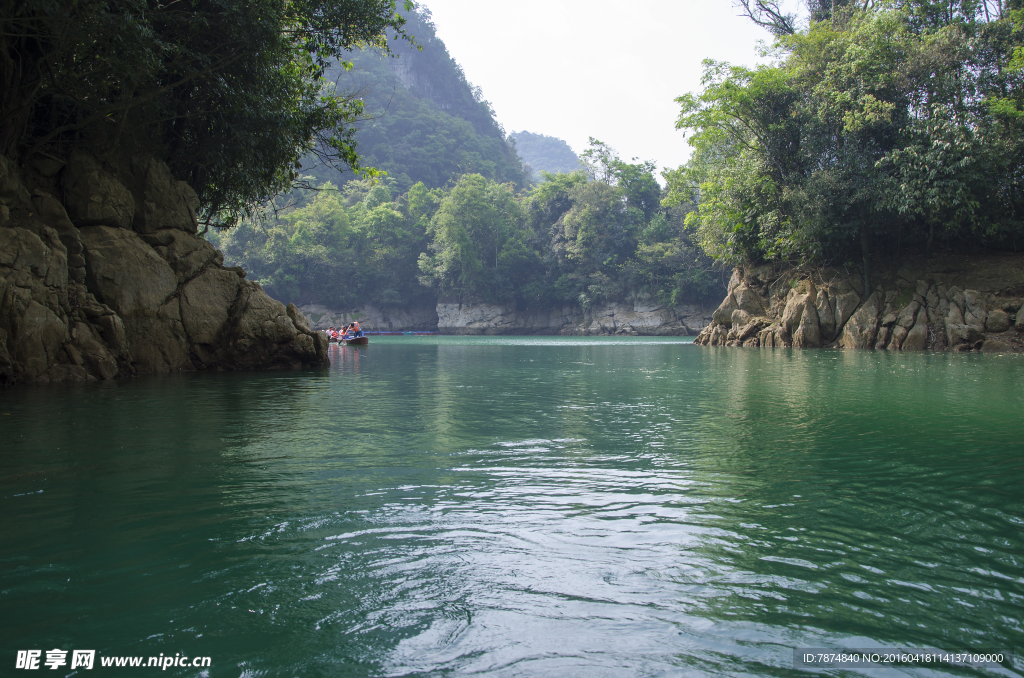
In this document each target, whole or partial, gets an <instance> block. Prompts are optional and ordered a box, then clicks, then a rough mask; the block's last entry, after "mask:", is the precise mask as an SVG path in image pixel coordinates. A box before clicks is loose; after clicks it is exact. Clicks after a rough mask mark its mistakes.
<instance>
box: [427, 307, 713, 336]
mask: <svg viewBox="0 0 1024 678" xmlns="http://www.w3.org/2000/svg"><path fill="white" fill-rule="evenodd" d="M710 320H711V315H710V313H708V312H706V311H704V309H702V308H701V307H700V306H676V307H667V306H663V305H661V304H658V303H656V302H653V301H650V300H643V299H637V300H633V301H618V302H608V303H605V304H600V305H597V306H595V307H593V308H591V309H589V310H584V309H582V308H580V307H578V306H560V307H554V308H543V309H517V308H516V307H514V306H503V305H498V304H483V303H473V304H461V303H454V302H448V303H446V302H442V303H439V304H438V305H437V321H438V330H439V331H440V332H441V334H461V335H477V334H561V335H574V336H592V335H613V334H615V335H631V336H641V335H642V336H686V335H693V334H696V333H697V331H698V330H700V329H701V328H702V327H704V326H705V325H707V323H708V322H709V321H710Z"/></svg>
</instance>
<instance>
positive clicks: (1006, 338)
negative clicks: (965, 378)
mask: <svg viewBox="0 0 1024 678" xmlns="http://www.w3.org/2000/svg"><path fill="white" fill-rule="evenodd" d="M872 284H873V285H874V287H873V288H871V289H870V290H868V294H865V293H864V285H863V282H862V278H861V274H860V272H859V271H856V270H851V269H846V268H813V269H809V268H786V267H779V266H761V267H747V268H743V267H737V268H736V269H735V271H734V272H733V276H732V278H731V280H730V281H729V287H728V294H727V296H726V298H725V300H724V301H723V302H722V303H721V305H720V306H719V307H718V308H717V309H716V310H715V312H714V313H713V314H712V321H711V323H710V324H709V325H708V326H707V327H705V328H704V329H703V331H701V333H700V334H699V335H698V337H697V339H696V340H695V343H698V344H703V345H706V346H745V347H799V348H816V347H835V348H873V349H887V350H904V351H915V350H935V351H945V350H955V351H974V350H980V351H986V352H1022V351H1024V341H1022V339H1024V312H1021V308H1022V306H1024V256H1021V255H989V256H963V255H940V256H935V257H932V258H929V259H923V258H922V259H913V260H907V261H903V262H893V263H890V264H889V265H880V266H878V272H877V273H876V274H875V276H874V278H873V279H872Z"/></svg>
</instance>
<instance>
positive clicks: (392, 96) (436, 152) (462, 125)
mask: <svg viewBox="0 0 1024 678" xmlns="http://www.w3.org/2000/svg"><path fill="white" fill-rule="evenodd" d="M403 14H404V15H405V16H406V26H405V28H406V30H407V32H408V33H409V34H410V35H412V36H413V38H414V40H415V43H416V45H418V46H419V47H420V48H422V49H417V48H416V47H413V46H412V45H410V44H409V43H408V42H406V41H403V40H392V41H391V43H390V48H391V50H392V52H393V53H394V54H395V55H397V58H395V57H382V56H381V55H380V54H378V53H377V52H375V51H372V50H364V51H362V52H357V53H354V54H353V55H352V58H351V61H352V63H353V68H352V70H351V71H349V72H345V71H344V70H342V69H341V68H340V67H338V68H337V69H336V70H335V71H333V72H332V73H331V74H330V79H332V80H334V81H336V82H337V83H338V86H339V88H342V89H345V90H349V91H358V92H361V93H362V94H361V97H362V99H363V102H364V110H365V113H366V114H367V116H368V118H369V119H367V120H364V121H361V122H359V123H358V124H357V128H358V132H357V133H356V136H355V139H356V143H357V152H358V153H359V156H360V159H361V164H362V165H363V166H368V167H376V168H378V169H381V170H384V171H386V172H387V173H388V176H389V177H390V180H389V183H390V184H391V185H392V188H393V189H394V190H395V191H396V192H397V193H404V192H405V191H407V190H408V189H409V188H410V187H411V186H412V185H413V184H415V183H416V182H420V181H422V182H423V183H424V184H425V185H426V186H427V187H428V188H440V187H443V186H445V185H447V184H448V183H449V182H451V181H454V180H456V179H457V178H458V177H460V176H462V175H463V174H469V173H476V174H481V175H483V176H484V177H486V178H488V179H490V180H492V181H499V182H502V183H512V184H515V185H516V186H517V187H518V188H520V189H524V188H526V187H527V186H528V185H529V184H530V183H531V178H532V177H531V175H530V173H529V172H527V171H525V170H524V168H523V164H522V160H521V159H520V157H519V156H518V155H517V154H516V151H515V148H514V146H513V144H512V143H511V142H510V141H509V140H508V139H506V136H505V130H504V129H502V127H501V125H500V124H499V123H498V121H497V120H496V119H495V116H494V111H493V110H492V109H491V106H490V104H489V103H488V102H487V101H485V100H484V99H483V96H482V92H481V90H480V88H479V87H474V86H472V85H471V84H470V83H469V81H468V80H467V79H466V76H465V73H464V72H463V71H462V67H461V66H459V64H458V63H457V62H456V61H455V60H454V59H452V57H451V55H450V54H449V53H448V50H447V48H446V47H445V44H444V42H443V41H442V40H441V39H440V38H439V37H437V34H436V29H435V27H434V24H433V22H432V21H431V15H430V10H428V9H427V8H426V7H423V6H422V5H417V6H415V7H414V9H413V10H412V11H411V12H404V11H403ZM303 171H304V172H305V173H307V174H309V175H311V179H312V182H314V183H317V184H320V183H323V182H324V181H331V182H333V183H335V184H338V185H342V184H345V183H346V182H348V181H350V180H351V179H352V178H353V176H352V175H351V174H348V173H346V174H344V175H340V174H339V173H338V172H336V171H334V170H333V169H331V168H326V167H322V166H317V165H316V164H315V163H310V166H309V167H304V168H303Z"/></svg>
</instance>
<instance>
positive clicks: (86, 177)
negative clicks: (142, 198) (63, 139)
mask: <svg viewBox="0 0 1024 678" xmlns="http://www.w3.org/2000/svg"><path fill="white" fill-rule="evenodd" d="M64 192H65V198H64V204H65V206H66V207H67V211H68V216H70V217H71V221H72V222H74V224H75V226H78V227H79V228H81V227H83V226H95V225H106V226H115V227H117V228H131V225H132V218H133V217H134V216H135V198H133V197H132V194H131V191H129V190H128V188H127V187H126V186H125V185H124V184H123V183H121V181H120V180H119V179H118V178H117V177H116V176H115V175H113V174H111V173H110V172H107V171H106V170H104V169H103V167H102V166H101V165H100V163H99V162H97V161H96V160H95V159H94V158H92V157H91V156H88V155H86V154H84V153H76V154H74V155H72V156H71V159H70V160H69V161H68V166H67V170H66V177H65V188H64Z"/></svg>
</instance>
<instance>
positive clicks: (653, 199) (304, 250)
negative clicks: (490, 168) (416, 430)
mask: <svg viewBox="0 0 1024 678" xmlns="http://www.w3.org/2000/svg"><path fill="white" fill-rule="evenodd" d="M583 161H584V164H585V170H580V171H577V172H574V173H571V174H547V173H545V175H544V176H545V181H544V183H542V184H539V185H538V186H536V187H534V188H532V189H530V190H528V191H526V192H517V191H516V186H515V185H514V184H512V183H501V182H499V181H495V180H492V179H489V178H487V177H485V176H483V175H481V174H476V173H470V174H463V175H461V176H459V177H457V178H455V179H454V181H453V184H452V185H449V186H448V187H446V188H428V187H427V186H426V185H425V184H424V183H422V182H418V183H416V184H415V185H413V186H412V187H411V188H410V189H409V190H408V191H406V192H404V193H399V192H398V190H397V186H399V185H400V184H399V183H398V182H395V181H392V180H391V179H390V178H388V179H385V180H384V181H382V182H379V183H377V184H376V185H374V184H373V183H372V182H370V181H353V182H349V183H348V184H346V185H345V186H343V187H342V188H340V189H338V188H336V187H335V186H333V185H332V184H329V183H325V184H323V185H322V186H321V187H320V190H318V191H308V192H303V193H301V194H300V193H296V194H293V195H291V196H289V197H288V199H289V200H290V201H292V202H282V203H280V204H279V205H278V207H279V210H278V211H277V212H276V213H272V214H269V215H268V218H267V220H266V221H264V222H262V223H255V222H254V223H246V224H243V225H241V226H240V227H238V228H235V229H232V230H230V231H222V232H220V233H211V234H209V236H208V237H210V238H211V240H214V241H215V243H216V244H217V245H218V247H220V248H221V249H223V251H224V254H225V257H226V258H227V260H229V261H231V262H233V263H237V264H239V265H241V266H243V267H244V268H245V269H246V270H247V271H249V274H250V276H251V277H253V278H254V279H257V280H259V281H260V282H261V284H262V285H263V286H264V287H265V288H266V289H267V291H268V292H269V293H271V294H272V295H274V296H276V297H277V298H280V299H287V300H290V301H295V302H296V303H311V302H315V303H321V304H324V305H327V306H333V307H335V308H338V307H350V306H357V305H360V304H365V303H372V304H379V305H410V304H416V303H434V302H435V301H436V300H437V299H438V298H443V299H458V300H466V301H469V300H474V301H488V302H502V303H517V304H522V305H524V306H536V305H552V304H563V303H569V304H578V305H580V306H582V307H584V308H589V307H590V306H591V305H592V304H594V303H596V302H599V301H603V300H609V299H616V298H622V297H626V296H629V295H637V294H646V295H650V296H652V297H654V298H656V299H658V300H659V301H662V302H663V303H666V304H673V305H674V304H681V303H685V302H695V301H699V300H703V299H707V300H711V299H716V298H717V297H719V296H720V295H721V293H722V292H723V291H724V287H723V286H722V283H721V280H720V277H719V275H718V274H717V273H716V272H713V271H712V267H711V262H710V259H708V258H707V257H706V256H704V255H703V254H702V253H701V252H699V251H698V250H697V248H696V247H695V246H694V245H693V244H692V243H691V242H690V239H689V235H688V234H687V232H686V231H685V229H684V223H683V222H684V218H685V215H686V209H685V208H682V207H673V208H663V207H661V205H660V199H661V197H662V195H661V193H662V189H661V187H660V186H659V185H658V183H657V182H656V181H655V179H654V176H653V171H654V164H653V163H649V162H646V163H629V162H625V161H623V160H621V159H620V158H619V157H618V156H617V155H616V154H615V153H614V152H613V151H612V150H611V149H610V148H608V147H607V146H606V145H604V144H602V143H601V142H598V141H594V142H593V143H592V146H591V148H590V150H588V151H586V152H585V153H584V154H583ZM716 300H717V299H716Z"/></svg>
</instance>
